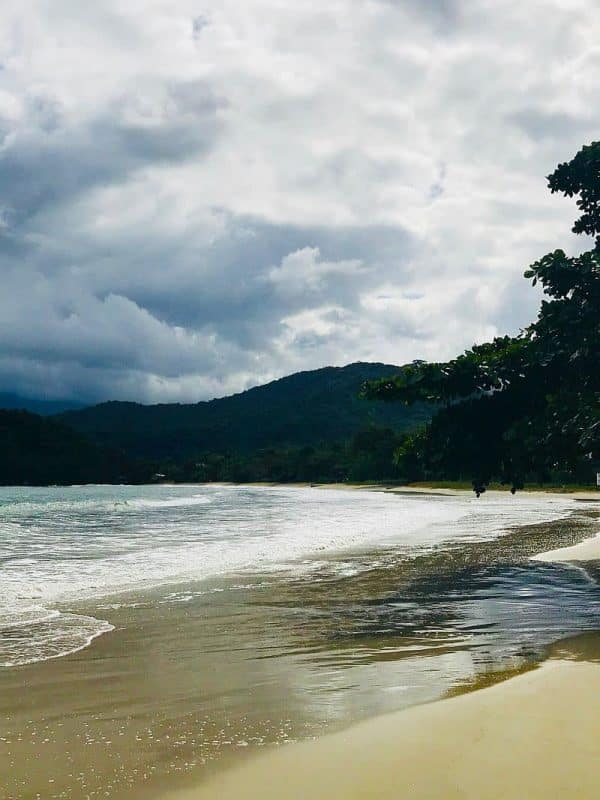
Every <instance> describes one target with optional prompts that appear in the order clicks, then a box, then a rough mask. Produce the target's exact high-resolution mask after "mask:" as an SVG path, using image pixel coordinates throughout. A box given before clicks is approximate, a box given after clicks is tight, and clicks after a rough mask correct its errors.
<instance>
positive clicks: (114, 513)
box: [0, 486, 570, 665]
mask: <svg viewBox="0 0 600 800" xmlns="http://www.w3.org/2000/svg"><path fill="white" fill-rule="evenodd" d="M569 505H570V504H569V502H568V501H567V500H564V499H563V498H547V497H544V498H541V499H540V498H536V497H532V496H527V495H518V496H517V497H511V496H509V495H507V496H502V497H497V496H491V495H489V496H486V497H483V498H481V499H480V500H477V499H475V498H474V497H473V498H470V497H468V498H467V497H460V498H446V497H419V496H410V497H409V496H393V495H388V494H384V493H376V492H347V491H323V490H318V489H291V488H262V487H235V488H234V487H222V486H219V487H197V486H188V487H158V486H155V487H112V486H98V487H70V488H64V489H0V578H1V581H0V634H1V635H0V664H3V665H9V664H10V665H12V664H18V663H29V662H30V661H35V660H40V659H43V658H55V657H58V656H59V655H63V654H65V653H68V652H73V651H75V650H79V649H81V648H82V647H85V646H86V645H87V644H89V642H91V641H92V640H93V639H94V638H95V637H96V636H98V635H101V634H102V633H104V632H106V631H108V630H110V629H111V626H110V624H109V623H108V622H105V621H104V620H101V619H94V618H93V617H89V616H82V615H77V614H72V613H68V612H70V611H71V610H72V608H73V606H75V607H76V605H77V603H78V602H80V601H82V600H85V601H87V602H90V601H92V602H94V601H95V598H100V597H106V596H110V595H113V594H116V593H118V592H123V591H128V590H132V589H136V590H143V589H144V588H149V587H155V586H160V585H167V584H176V583H180V582H183V581H196V580H202V579H204V578H208V577H212V578H214V577H215V576H218V575H221V574H226V573H250V572H251V573H269V572H272V571H274V570H276V571H281V570H287V571H295V572H297V573H298V574H301V573H305V572H307V571H313V570H314V569H315V568H318V565H319V559H322V558H324V557H327V558H329V559H331V557H332V556H335V554H337V553H339V554H340V556H339V560H340V574H344V571H346V572H347V570H348V569H349V566H348V563H347V562H344V558H343V553H344V552H348V551H351V550H357V549H364V550H369V549H371V550H373V549H375V548H382V547H383V548H390V547H393V548H394V549H395V550H396V551H399V552H400V553H403V552H405V553H406V554H407V555H410V554H413V553H416V552H421V551H424V550H427V549H431V548H432V547H436V546H438V545H440V544H443V543H449V542H460V541H468V540H473V539H479V540H480V539H482V538H493V537H495V536H497V535H498V534H499V532H500V531H502V530H503V529H506V528H507V527H509V526H511V525H514V524H526V523H529V522H540V521H543V520H546V519H553V518H557V517H559V516H561V515H563V514H565V513H567V512H568V509H569ZM355 568H356V565H355V564H353V565H352V569H355ZM178 597H181V598H185V599H179V602H185V601H186V599H189V598H188V595H187V594H184V595H181V596H178ZM105 607H106V606H105Z"/></svg>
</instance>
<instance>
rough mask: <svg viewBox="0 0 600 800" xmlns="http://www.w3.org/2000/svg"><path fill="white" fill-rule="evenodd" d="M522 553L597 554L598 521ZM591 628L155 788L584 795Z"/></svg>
mask: <svg viewBox="0 0 600 800" xmlns="http://www.w3.org/2000/svg"><path fill="white" fill-rule="evenodd" d="M323 488H326V487H323ZM335 488H341V487H335ZM346 488H359V487H346ZM364 488H365V489H366V488H370V489H373V488H374V487H372V486H371V487H366V486H365V487H364ZM392 491H399V492H403V491H416V492H418V493H422V492H427V491H435V490H427V489H412V490H411V488H410V487H398V488H397V489H394V490H392ZM440 491H442V492H443V493H444V494H460V492H456V491H453V490H440ZM572 499H576V500H588V499H593V500H597V499H598V495H594V494H593V493H591V496H589V497H587V496H585V495H582V493H576V494H573V495H572ZM533 558H534V559H535V560H539V561H545V562H553V561H556V562H560V561H565V562H568V561H576V562H584V561H587V560H589V561H592V560H600V533H599V534H598V535H596V536H594V537H591V538H589V539H586V540H585V541H583V542H581V543H579V544H577V545H574V546H572V547H564V548H560V549H558V550H552V551H549V552H546V553H541V554H539V555H537V556H534V557H533ZM599 628H600V621H599ZM578 638H579V637H578ZM590 639H591V641H592V645H591V647H590V646H589V645H587V647H584V648H582V650H585V651H586V654H585V656H583V657H582V658H581V660H576V659H577V654H575V655H573V653H571V652H569V651H570V649H571V648H570V646H569V643H568V642H567V643H566V644H565V646H564V647H563V648H562V649H561V648H560V647H558V652H559V653H560V656H559V658H552V656H551V657H550V659H549V660H548V661H546V662H544V663H543V664H542V665H541V666H540V667H538V668H537V669H535V670H533V671H531V672H527V673H525V674H522V675H519V676H518V677H514V678H512V679H510V680H507V681H505V682H503V683H500V684H497V685H494V686H491V687H489V688H485V689H480V690H478V691H474V692H471V693H469V694H465V695H461V696H458V697H454V698H451V699H446V700H441V701H437V702H434V703H431V704H427V705H421V706H416V707H413V708H409V709H406V710H403V711H399V712H394V713H390V714H387V715H384V716H380V717H376V718H374V719H372V720H368V721H366V722H363V723H359V724H357V725H354V726H353V727H351V728H350V729H348V730H346V731H344V732H342V733H336V734H331V735H325V736H323V737H321V738H319V739H317V740H315V741H312V742H304V743H301V744H296V745H291V746H287V747H284V748H280V749H277V750H272V751H270V752H268V753H266V754H264V755H261V756H258V757H255V758H254V759H251V760H250V761H248V762H247V763H245V764H243V765H242V766H239V767H237V768H234V769H232V770H230V771H228V772H225V773H222V774H220V775H218V776H217V777H216V778H215V779H213V780H212V781H209V782H207V783H205V784H203V785H201V786H199V787H197V788H194V789H189V790H184V791H178V792H174V793H168V794H165V795H164V796H163V798H162V800H216V799H217V798H240V799H247V800H259V798H260V800H269V798H273V800H275V798H277V800H307V798H310V799H311V800H332V799H335V798H340V800H341V799H342V798H343V800H522V799H523V800H524V799H525V798H527V800H537V798H539V799H540V800H542V798H544V800H551V798H558V797H568V798H573V799H575V800H577V799H580V800H592V798H594V799H595V798H597V797H598V780H597V775H596V769H597V764H598V761H599V759H600V736H599V735H598V734H599V733H600V721H599V720H600V664H599V663H591V662H600V636H594V635H592V636H591V637H588V641H589V640H590ZM574 649H575V650H576V647H575V648H574ZM565 650H566V651H567V658H569V657H571V658H573V659H574V660H565V658H564V655H565Z"/></svg>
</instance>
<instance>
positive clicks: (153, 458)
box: [0, 364, 430, 484]
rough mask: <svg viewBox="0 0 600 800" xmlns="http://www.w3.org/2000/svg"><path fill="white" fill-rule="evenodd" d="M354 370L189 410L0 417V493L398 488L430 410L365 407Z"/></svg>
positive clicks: (131, 408)
mask: <svg viewBox="0 0 600 800" xmlns="http://www.w3.org/2000/svg"><path fill="white" fill-rule="evenodd" d="M396 369H397V368H396V367H390V366H387V365H383V364H351V365H349V366H347V367H343V368H333V367H328V368H325V369H321V370H315V371H313V372H304V373H299V374H296V375H291V376H289V377H287V378H283V379H281V380H279V381H274V382H273V383H270V384H267V385H266V386H260V387H257V388H255V389H250V390H249V391H247V392H243V393H241V394H239V395H235V396H233V397H228V398H224V399H222V400H213V401H211V402H208V403H198V404H196V405H177V404H171V405H158V406H142V405H139V404H136V403H118V402H112V403H103V404H101V405H98V406H92V407H90V408H87V409H83V410H81V411H77V412H70V413H65V414H61V415H58V416H56V417H54V418H51V419H47V418H46V419H43V418H41V417H39V416H35V415H33V414H28V413H25V412H14V411H13V412H8V411H5V412H0V414H1V425H0V447H1V448H2V458H1V459H0V483H2V484H22V483H30V484H45V483H56V484H62V483H87V482H102V483H115V482H117V483H121V482H123V483H137V482H145V481H152V480H154V481H162V480H167V481H240V482H241V481H283V482H290V481H307V482H329V481H341V480H355V481H367V480H394V479H397V477H398V472H397V468H396V466H395V464H394V458H393V456H394V452H395V450H397V448H398V447H399V446H400V445H401V444H402V442H403V434H402V433H401V432H402V431H407V430H410V429H412V428H413V427H414V426H415V425H418V424H420V423H422V422H423V421H425V420H427V419H428V418H429V415H430V410H429V408H428V406H426V405H424V404H418V405H417V406H415V407H413V408H411V409H406V408H404V407H402V406H387V405H386V404H373V403H369V402H367V401H366V400H360V399H359V398H358V391H359V388H360V386H361V383H362V382H363V381H364V380H365V379H368V378H373V377H381V376H382V375H385V374H388V373H389V371H390V370H396Z"/></svg>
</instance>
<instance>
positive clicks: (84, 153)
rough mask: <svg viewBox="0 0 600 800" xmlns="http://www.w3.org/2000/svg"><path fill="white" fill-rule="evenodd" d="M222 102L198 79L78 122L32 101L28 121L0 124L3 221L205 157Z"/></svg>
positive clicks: (14, 221) (48, 102) (47, 100)
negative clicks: (149, 170)
mask: <svg viewBox="0 0 600 800" xmlns="http://www.w3.org/2000/svg"><path fill="white" fill-rule="evenodd" d="M222 105H223V101H220V100H218V99H217V98H216V97H215V96H214V94H213V93H212V92H211V90H210V88H209V87H208V86H207V85H206V84H204V83H203V82H199V81H194V82H170V83H167V84H166V85H162V86H158V87H151V88H149V89H148V90H147V91H146V92H145V93H143V92H142V93H131V94H126V95H123V96H121V97H119V98H118V99H117V100H116V101H114V102H113V103H111V105H110V106H109V107H108V108H107V109H105V110H104V111H103V113H102V114H99V115H97V116H95V117H92V118H91V119H86V120H83V121H81V122H79V121H75V122H72V121H70V120H69V119H68V118H67V116H66V114H65V113H64V112H63V110H62V109H61V106H60V104H59V102H58V101H57V100H55V99H53V98H52V97H44V96H34V97H31V98H28V100H27V103H26V108H25V114H24V119H22V120H19V122H18V123H17V124H14V125H13V126H11V125H10V123H8V122H7V121H6V120H5V122H4V125H3V140H4V146H3V148H2V151H1V152H0V186H2V195H1V203H2V207H3V209H4V218H5V222H6V223H7V224H8V225H9V227H10V226H13V225H19V224H22V223H23V222H24V221H25V220H27V219H28V218H29V217H31V216H33V215H35V214H37V213H39V212H41V211H43V210H44V209H45V208H46V207H48V206H52V207H55V206H56V205H57V204H60V205H63V204H66V203H69V202H72V201H73V200H74V199H76V197H77V195H80V194H82V193H85V192H87V191H89V190H90V189H92V188H93V187H94V186H96V185H106V184H109V183H111V182H124V181H126V180H127V178H128V177H129V176H130V175H131V174H132V173H133V172H135V171H136V170H139V169H141V168H143V167H144V166H148V165H160V164H161V163H176V162H178V161H184V160H185V159H188V158H190V157H192V156H195V155H201V154H202V153H203V152H206V151H207V150H208V149H209V148H210V147H211V146H212V144H213V143H214V141H215V139H216V137H217V136H218V132H219V121H218V111H219V108H220V107H222Z"/></svg>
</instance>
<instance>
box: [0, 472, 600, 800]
mask: <svg viewBox="0 0 600 800" xmlns="http://www.w3.org/2000/svg"><path fill="white" fill-rule="evenodd" d="M326 489H327V490H326ZM372 489H373V487H364V490H363V491H351V490H348V489H344V490H343V491H342V490H340V489H338V488H337V487H319V488H317V487H273V486H254V487H250V486H248V487H244V486H237V487H236V486H200V485H189V486H179V487H177V486H170V487H169V486H163V487H160V486H159V487H118V488H114V487H79V488H78V487H72V488H67V489H40V490H32V489H21V490H18V491H17V490H4V491H5V496H3V497H2V498H0V499H1V500H2V502H1V503H0V515H1V516H2V528H3V530H5V531H6V532H7V534H8V535H7V536H6V538H5V539H4V540H3V541H2V547H3V550H2V553H3V558H4V563H3V569H4V572H3V574H4V581H3V584H2V587H0V599H1V600H2V603H3V605H2V613H3V614H4V615H5V617H4V625H5V626H6V625H7V624H8V627H5V628H4V629H3V636H2V639H1V640H0V654H1V655H2V659H0V660H2V662H3V664H4V666H3V668H1V669H0V787H1V789H2V791H1V792H0V794H1V795H2V797H3V798H4V797H6V798H7V800H39V799H40V798H43V800H65V799H68V800H81V798H87V797H89V798H90V800H96V798H106V797H109V798H113V799H114V800H141V798H144V800H148V799H151V800H154V798H157V800H159V799H160V800H162V798H169V800H170V798H171V797H179V796H181V797H182V798H185V799H186V800H187V798H194V797H196V796H198V797H200V798H205V797H206V798H222V797H230V796H231V797H236V796H239V797H249V798H252V797H254V796H256V797H258V796H262V797H265V798H267V800H271V798H272V800H275V798H279V797H283V798H285V797H286V796H290V797H293V796H294V795H293V794H290V795H286V792H293V791H297V792H302V791H304V792H305V794H304V795H302V794H300V795H298V796H306V797H309V796H311V797H312V796H315V797H318V796H319V791H320V788H319V787H321V788H322V791H323V792H325V794H327V793H328V796H329V797H344V796H348V797H352V796H353V795H352V794H351V793H350V791H351V790H350V788H346V786H345V784H344V780H345V778H344V776H343V775H340V771H342V772H343V771H345V770H346V768H347V766H348V760H349V759H348V755H347V754H348V752H349V753H359V754H360V758H359V756H358V755H357V756H356V757H355V756H354V755H352V758H351V760H352V762H353V764H352V768H353V770H355V771H354V772H352V771H350V772H348V776H352V778H351V780H350V778H348V780H349V781H350V783H352V784H353V785H355V787H356V788H357V791H358V789H359V787H360V791H362V792H363V794H362V795H360V796H361V797H365V798H369V797H371V796H373V797H376V798H377V797H379V796H381V797H385V796H386V795H378V794H377V793H376V792H378V791H384V790H386V791H387V790H389V791H392V792H393V791H395V789H394V785H395V784H397V781H398V779H399V778H398V769H399V767H398V765H401V764H402V763H403V762H402V761H401V760H397V761H393V760H392V757H393V756H394V749H393V746H392V745H393V742H394V741H396V740H398V738H399V737H400V731H406V734H402V736H404V735H406V737H407V738H411V737H412V738H414V740H415V742H416V741H420V742H421V743H422V750H423V753H424V754H428V755H427V758H428V759H429V763H430V767H428V771H427V774H428V775H429V776H430V778H431V780H434V777H435V775H436V774H437V776H438V778H441V777H442V773H441V772H440V771H437V772H436V770H437V765H438V764H439V765H440V767H441V766H442V765H444V764H445V763H446V762H444V757H443V755H442V751H443V748H444V746H445V745H444V743H443V736H441V733H442V730H443V728H444V725H445V724H446V723H443V722H442V721H441V720H442V719H444V718H445V717H446V714H447V713H448V711H447V710H448V709H450V710H451V711H452V713H451V714H450V716H449V717H448V719H449V720H450V719H451V720H452V722H448V723H447V725H448V728H447V729H448V730H452V729H453V728H454V727H456V726H459V725H463V723H462V722H461V721H460V720H461V719H462V716H463V711H462V709H463V708H469V709H471V711H469V713H468V714H466V716H465V721H464V725H463V728H462V729H464V736H465V737H467V738H466V740H468V737H469V736H471V734H470V733H469V730H468V728H469V726H471V725H473V724H474V723H475V721H476V720H477V718H478V716H477V715H478V712H477V707H478V705H477V704H478V703H479V698H485V697H486V696H488V695H487V692H488V690H487V689H483V690H479V687H482V686H489V685H490V684H494V686H493V688H492V689H491V690H490V692H492V694H491V695H489V696H490V698H494V697H497V698H501V697H503V692H504V690H505V689H506V691H508V690H510V691H513V689H512V688H511V687H518V686H520V685H523V687H524V688H523V690H522V695H523V696H525V695H528V694H531V695H532V697H538V696H539V694H538V693H537V692H538V690H537V689H536V688H535V687H536V686H537V683H536V682H537V681H538V679H541V677H542V676H544V675H546V671H547V668H548V669H550V668H551V674H552V675H553V676H554V677H553V680H556V681H558V680H559V675H562V674H563V670H562V667H563V663H562V662H565V661H569V660H573V659H579V661H578V663H575V662H574V663H567V664H566V665H564V666H565V668H568V669H569V670H570V669H571V667H576V668H577V670H578V671H577V672H573V671H570V672H569V675H577V676H582V677H581V680H580V679H579V677H577V680H576V681H575V683H576V685H577V687H578V688H579V689H583V687H584V686H587V685H588V683H589V686H590V687H593V686H594V684H593V682H592V681H591V680H590V681H588V678H587V675H588V673H587V667H588V666H589V664H588V663H586V659H587V660H588V661H589V659H590V657H595V656H594V653H595V647H596V645H595V639H594V631H595V630H596V629H597V628H598V619H600V588H599V586H598V583H597V580H596V577H595V574H594V573H593V565H594V562H593V561H590V562H588V565H587V566H586V570H583V569H581V568H580V565H578V564H575V565H571V564H568V563H566V564H564V565H561V564H560V563H557V562H555V561H543V560H533V559H532V557H533V556H536V555H537V554H539V553H543V552H551V551H555V550H557V549H564V548H565V547H567V548H571V547H573V546H575V547H585V548H589V547H590V545H589V542H590V540H591V538H592V536H593V535H594V534H595V533H596V531H597V527H598V524H597V516H598V512H597V510H596V507H595V506H594V505H587V504H586V503H576V502H574V500H573V498H571V497H563V496H555V495H548V496H545V495H544V496H540V495H533V494H522V495H518V496H517V497H516V498H513V497H511V495H510V494H509V493H506V492H498V493H490V494H489V495H488V496H486V497H485V498H484V499H483V500H476V499H475V498H474V497H473V496H472V495H471V494H469V493H466V492H462V493H460V492H459V493H454V492H452V493H449V494H448V493H446V490H445V491H444V493H442V494H435V493H431V492H428V491H419V492H414V493H413V492H406V491H405V490H397V491H388V490H387V489H386V488H385V487H380V489H381V490H378V491H373V490H372ZM82 537H83V538H84V540H85V551H83V550H82V549H81V542H82ZM48 553H49V556H48V555H47V554H48ZM36 614H37V615H38V616H37V617H35V615H36ZM574 635H575V636H577V637H579V638H577V639H573V638H572V637H573V636H574ZM582 635H584V636H586V637H591V638H586V639H585V642H586V644H585V647H584V646H583V644H582V642H583V640H582V639H581V636H582ZM565 639H567V641H568V642H571V644H570V645H568V646H567V645H565V646H564V647H563V646H561V647H560V648H558V649H556V648H557V646H556V644H555V643H556V642H559V641H563V640H565ZM575 641H576V642H578V643H579V644H577V647H576V648H575V650H574V649H573V644H572V643H573V642H575ZM565 648H566V649H565ZM549 657H550V659H551V660H550V661H548V658H549ZM559 662H560V664H559ZM540 665H542V666H540ZM559 666H560V669H559ZM580 668H581V669H580ZM584 671H585V680H584V679H583V676H584ZM548 674H549V675H550V672H548ZM566 674H567V673H565V675H566ZM592 674H595V673H592V672H590V675H592ZM514 676H517V677H514ZM507 677H510V679H509V680H505V679H506V678H507ZM525 680H526V681H527V682H526V683H525V684H522V683H521V682H522V681H525ZM545 680H546V679H545V678H544V681H545ZM569 680H570V679H569ZM529 681H531V682H532V683H529ZM568 682H569V681H567V680H566V679H565V685H566V684H567V683H568ZM561 685H562V684H561ZM473 690H477V691H473ZM539 691H540V693H542V694H544V693H545V692H548V691H550V693H551V694H552V696H554V695H557V696H558V695H559V694H560V692H561V691H562V689H561V688H560V686H559V683H556V684H552V688H551V690H550V689H548V685H547V684H546V683H543V686H542V685H541V686H540V690H539ZM450 697H452V699H447V698H450ZM565 697H566V696H565ZM518 698H521V695H518ZM467 700H468V703H469V705H468V706H467V707H464V706H463V701H467ZM486 702H487V701H486ZM490 702H492V700H490ZM493 702H497V704H498V706H502V705H503V703H504V702H505V701H504V700H500V699H498V700H497V701H493ZM521 702H522V701H521V699H517V698H516V699H515V703H516V704H520V703H521ZM532 702H533V701H532ZM565 702H567V699H566V700H565ZM576 702H579V700H578V698H575V697H572V696H571V697H569V698H568V703H570V704H571V705H573V704H574V703H576ZM473 704H474V705H473ZM546 705H548V704H546ZM506 707H507V708H509V707H510V704H507V706H506ZM438 708H439V709H440V710H439V711H435V712H434V709H438ZM452 709H455V710H452ZM547 710H548V712H549V713H550V708H548V709H547ZM432 713H435V714H436V715H438V714H439V715H440V717H439V719H440V722H439V723H438V722H437V721H436V723H435V727H434V728H432V723H431V721H427V720H428V719H429V717H428V716H427V715H429V714H432ZM465 713H466V712H465ZM495 713H496V712H495V711H485V712H482V714H483V717H485V719H487V718H488V716H489V715H490V714H495ZM498 713H499V712H498ZM421 715H425V716H421ZM437 719H438V718H437V716H436V720H437ZM421 720H422V721H421ZM506 724H507V726H508V719H507V722H506ZM590 724H591V723H590ZM413 726H414V731H415V733H414V734H411V733H410V731H411V730H413ZM462 729H461V730H462ZM474 730H475V729H474ZM476 730H477V731H479V728H477V729H476ZM419 731H420V732H419ZM508 731H509V728H507V732H506V734H505V735H506V736H509V735H510V734H509V732H508ZM492 733H493V731H490V732H489V736H490V737H491V736H492ZM438 734H439V735H438ZM461 735H462V734H461ZM487 735H488V734H486V736H487ZM472 736H474V737H475V738H476V737H477V736H479V733H473V734H472ZM542 736H543V735H542ZM426 741H427V742H428V744H427V746H425V743H426ZM485 741H486V744H485V748H486V749H487V750H489V752H490V754H493V752H494V748H495V747H496V744H495V743H494V741H493V738H489V739H486V740H485ZM386 742H387V744H386ZM451 745H452V746H454V743H453V742H449V743H448V747H450V746H451ZM353 748H354V750H353ZM407 748H408V744H407ZM427 748H429V749H427ZM438 748H441V749H440V751H439V752H440V756H439V758H438V757H437V756H436V755H435V754H436V752H437V751H438ZM470 749H474V751H475V750H476V748H475V745H473V746H472V747H470ZM414 752H415V751H414V750H410V748H408V749H407V750H406V753H414ZM453 752H454V751H452V750H451V749H450V750H449V751H448V756H447V757H448V759H450V758H454V757H455V756H454V755H452V753H453ZM396 756H397V758H398V759H399V758H400V755H399V751H396ZM424 757H425V756H424ZM415 758H416V755H415ZM280 759H282V760H281V761H280ZM290 759H291V760H292V761H294V763H296V761H297V763H298V765H299V766H300V765H301V768H299V767H294V766H293V764H292V763H291V761H290ZM298 759H299V760H298ZM411 760H412V756H411ZM415 763H416V762H415ZM420 764H421V767H420V769H424V765H425V762H424V761H421V762H420ZM311 765H312V766H311ZM411 769H412V767H411ZM246 770H248V772H246ZM394 770H396V771H394ZM408 771H409V767H408V766H406V768H405V767H402V769H401V772H402V773H403V774H408ZM418 771H419V770H417V772H418ZM415 774H416V773H415ZM268 775H272V778H268ZM286 776H287V777H286ZM382 776H383V777H382ZM385 776H387V777H385ZM236 781H238V783H237V784H236ZM385 781H387V783H385ZM284 783H285V786H284V785H283V784H284ZM376 783H377V786H379V788H377V786H376V785H375V784H376ZM332 784H335V785H338V784H339V786H341V787H343V791H342V790H341V789H340V790H339V791H338V790H334V788H332ZM428 786H429V788H428V791H431V792H433V788H432V787H433V784H428ZM265 787H267V788H266V789H265ZM402 791H404V790H402ZM407 791H408V790H407ZM440 791H441V790H440ZM444 791H445V790H444ZM252 793H254V794H252ZM344 793H346V794H344ZM323 796H325V795H323ZM354 796H358V795H354ZM401 796H402V795H401ZM406 796H407V797H410V796H411V795H410V794H406ZM415 796H419V795H415ZM424 796H426V795H424ZM431 796H435V794H432V795H431ZM438 796H439V797H446V796H452V795H447V794H444V792H443V791H442V792H441V793H440V794H439V795H438ZM465 796H469V795H465ZM481 796H482V797H484V795H481ZM494 796H495V795H494ZM499 796H501V795H499ZM584 796H585V795H584Z"/></svg>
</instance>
